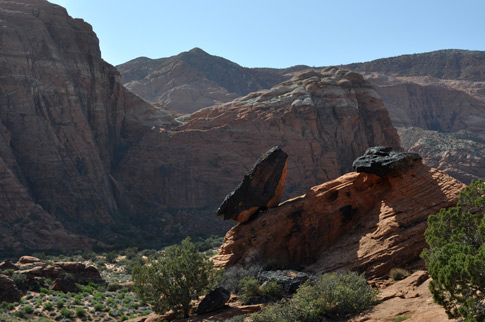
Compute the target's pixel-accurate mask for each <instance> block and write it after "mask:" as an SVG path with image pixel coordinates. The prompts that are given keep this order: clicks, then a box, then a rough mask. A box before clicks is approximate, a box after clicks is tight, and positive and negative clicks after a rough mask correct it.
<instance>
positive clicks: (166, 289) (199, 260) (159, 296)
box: [132, 238, 220, 317]
mask: <svg viewBox="0 0 485 322" xmlns="http://www.w3.org/2000/svg"><path fill="white" fill-rule="evenodd" d="M219 277H220V274H219V271H217V270H215V269H214V268H213V263H212V261H210V260H208V259H206V258H205V257H204V256H203V255H202V254H201V253H199V252H198V251H197V249H196V248H195V246H194V244H192V243H191V242H190V238H187V239H185V240H184V241H182V244H181V245H173V246H169V247H167V248H165V250H164V254H163V255H162V256H161V257H159V258H157V259H151V260H149V261H147V263H146V264H145V265H143V266H142V265H140V264H136V265H135V267H134V268H133V272H132V278H133V282H134V289H135V293H136V294H137V295H138V296H139V297H140V298H141V299H142V300H144V301H145V302H147V303H149V304H150V305H151V306H152V309H153V311H155V312H156V313H159V314H163V313H166V312H167V311H169V310H173V311H174V312H175V313H176V314H178V315H180V313H182V314H183V316H184V317H188V316H189V313H190V310H191V301H192V300H194V299H196V298H198V297H199V296H200V295H203V293H204V292H205V291H207V290H208V289H210V288H212V287H215V286H216V283H217V282H218V279H219Z"/></svg>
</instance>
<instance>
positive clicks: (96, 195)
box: [0, 0, 170, 251]
mask: <svg viewBox="0 0 485 322" xmlns="http://www.w3.org/2000/svg"><path fill="white" fill-rule="evenodd" d="M0 24H1V28H2V33H1V35H0V42H1V44H2V49H1V51H0V70H1V72H2V75H4V77H2V78H1V79H0V173H1V174H2V175H1V178H0V191H2V193H1V194H0V222H1V224H0V236H1V237H0V239H1V240H0V251H2V250H6V249H11V248H13V249H14V250H16V251H19V250H21V249H22V248H25V247H27V248H36V249H39V248H44V249H47V248H53V247H55V248H58V249H59V248H60V249H68V248H73V247H75V248H86V247H88V245H90V244H92V240H91V241H90V240H89V239H86V238H80V237H77V236H75V235H73V234H69V233H68V232H67V231H66V230H65V229H64V227H63V226H66V225H67V226H69V228H70V229H74V230H78V229H79V227H80V226H81V225H84V224H88V225H95V224H99V223H112V222H113V221H114V219H113V216H115V215H116V214H118V213H119V212H120V209H119V207H118V204H117V194H118V193H119V192H118V191H116V188H115V187H116V182H115V180H114V179H113V178H112V177H111V176H110V173H109V172H110V171H111V166H112V165H113V164H115V163H116V161H117V160H116V159H117V158H118V157H119V153H118V154H117V148H118V147H120V146H123V145H129V144H130V143H133V142H134V141H136V140H137V139H139V137H140V135H141V134H140V133H141V132H143V130H142V129H143V128H144V127H145V126H152V125H158V126H161V125H163V124H166V123H170V117H168V116H166V115H163V113H161V112H158V111H156V110H154V109H153V108H152V107H151V106H149V105H148V104H146V103H145V102H143V101H141V100H140V99H138V98H136V97H134V95H133V94H131V93H128V92H127V91H126V90H125V89H124V88H123V87H122V85H121V84H120V82H119V80H120V76H119V73H118V72H117V71H116V69H115V68H114V67H112V66H111V65H109V64H107V63H105V62H104V61H103V60H102V59H101V54H100V51H99V46H98V39H97V37H96V35H95V34H94V33H93V31H92V29H91V26H90V25H88V24H87V23H85V22H84V21H82V20H80V19H72V18H71V17H69V16H68V15H67V13H66V11H65V9H63V8H61V7H59V6H57V5H53V4H51V3H49V2H47V1H43V0H29V1H27V0H25V1H23V0H19V1H15V2H13V1H0Z"/></svg>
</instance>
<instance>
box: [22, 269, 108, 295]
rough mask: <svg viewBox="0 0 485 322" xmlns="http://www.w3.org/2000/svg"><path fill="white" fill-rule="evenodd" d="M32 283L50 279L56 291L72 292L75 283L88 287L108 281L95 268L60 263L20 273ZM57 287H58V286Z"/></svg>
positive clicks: (104, 283)
mask: <svg viewBox="0 0 485 322" xmlns="http://www.w3.org/2000/svg"><path fill="white" fill-rule="evenodd" d="M19 273H20V274H24V275H25V276H27V278H28V279H29V280H30V281H32V282H35V281H38V280H44V279H47V278H48V279H50V280H53V281H55V283H54V284H53V287H55V290H62V291H67V292H72V291H71V289H73V285H75V283H78V284H84V285H87V284H89V283H95V284H98V285H106V284H107V283H106V281H105V280H104V279H103V278H102V277H101V274H100V273H99V271H98V270H97V269H96V267H94V266H86V265H85V264H83V263H77V262H58V263H54V264H52V265H45V264H44V265H42V266H37V267H34V268H31V269H28V270H23V271H19ZM56 285H57V286H56Z"/></svg>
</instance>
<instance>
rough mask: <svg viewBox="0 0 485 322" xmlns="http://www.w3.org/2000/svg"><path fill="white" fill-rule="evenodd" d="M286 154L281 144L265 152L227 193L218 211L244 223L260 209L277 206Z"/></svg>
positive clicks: (281, 188)
mask: <svg viewBox="0 0 485 322" xmlns="http://www.w3.org/2000/svg"><path fill="white" fill-rule="evenodd" d="M287 158H288V154H286V153H285V152H284V151H283V150H281V149H280V148H279V147H274V148H272V149H270V150H269V151H268V152H266V153H265V154H263V155H262V156H261V157H260V158H259V160H258V161H257V162H256V164H255V165H254V167H253V169H252V170H251V171H250V172H249V173H248V174H247V175H245V176H244V180H243V181H242V182H241V183H240V184H239V186H238V187H237V188H236V189H235V190H234V191H233V192H231V193H230V194H228V195H227V196H226V198H225V199H224V202H223V203H222V205H221V206H220V207H219V210H218V211H217V215H218V216H223V217H224V219H232V220H235V221H237V222H239V223H242V222H245V221H247V220H249V218H250V217H251V216H252V215H253V214H255V213H256V212H258V211H259V210H260V209H267V208H272V207H276V206H277V205H278V204H279V202H280V201H281V196H282V195H283V187H284V183H285V179H286V160H287Z"/></svg>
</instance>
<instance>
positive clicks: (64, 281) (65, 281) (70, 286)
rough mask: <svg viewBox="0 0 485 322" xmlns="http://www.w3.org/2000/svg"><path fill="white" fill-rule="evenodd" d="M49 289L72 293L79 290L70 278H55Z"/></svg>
mask: <svg viewBox="0 0 485 322" xmlns="http://www.w3.org/2000/svg"><path fill="white" fill-rule="evenodd" d="M51 290H53V291H59V292H64V293H74V292H77V291H78V290H79V288H78V286H77V285H76V282H75V280H74V279H71V278H56V280H55V281H54V282H53V283H52V286H51Z"/></svg>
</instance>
